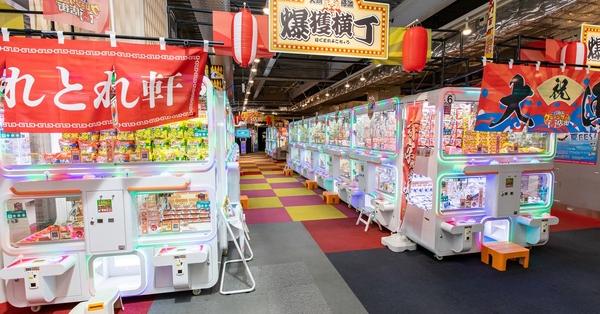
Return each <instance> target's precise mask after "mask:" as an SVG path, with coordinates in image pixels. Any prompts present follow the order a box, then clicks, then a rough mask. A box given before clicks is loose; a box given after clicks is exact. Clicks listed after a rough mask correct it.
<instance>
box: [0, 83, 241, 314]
mask: <svg viewBox="0 0 600 314" xmlns="http://www.w3.org/2000/svg"><path fill="white" fill-rule="evenodd" d="M203 84H205V85H207V93H206V95H205V96H204V97H202V101H200V108H199V116H198V118H194V119H190V120H186V121H182V122H177V123H173V124H168V125H164V126H160V127H154V128H150V129H145V130H139V131H135V132H118V131H102V132H94V133H78V134H66V133H63V134H59V133H52V134H49V133H46V134H43V133H30V134H28V133H19V134H9V135H7V134H4V136H3V138H2V139H0V161H1V165H0V174H1V175H2V180H0V190H1V193H0V195H2V199H1V200H0V204H1V207H0V208H1V211H2V213H1V215H0V224H1V226H0V242H1V243H0V244H1V248H2V261H3V265H4V267H3V268H2V269H1V270H0V279H1V283H2V285H1V286H0V288H1V289H4V291H5V293H6V298H7V300H8V302H10V303H11V304H12V305H14V306H16V307H28V306H30V307H33V308H34V309H36V310H37V309H39V306H42V305H45V304H53V303H67V302H79V301H85V300H88V299H89V298H90V296H91V295H94V294H95V292H97V291H101V290H104V289H111V288H112V289H114V288H118V289H119V290H120V291H121V295H123V296H130V295H145V294H156V293H165V292H172V291H183V290H193V291H194V292H195V293H198V292H199V291H200V289H205V288H210V287H212V286H214V285H215V283H216V282H217V281H218V277H219V271H218V267H219V266H218V265H219V263H218V260H219V258H220V256H221V250H222V248H223V247H224V246H226V243H225V244H223V242H224V241H220V239H222V237H221V238H220V237H219V235H222V234H223V233H222V231H221V232H219V230H218V229H219V223H218V220H219V217H218V215H219V211H220V210H221V206H222V205H223V202H224V200H225V197H226V194H227V192H228V191H227V190H226V189H227V188H226V186H227V183H226V180H227V179H226V178H225V177H226V171H225V169H226V168H225V162H226V156H227V155H226V154H227V153H228V152H227V150H232V149H233V145H232V138H231V134H230V133H231V130H229V128H231V126H227V128H228V129H227V130H226V129H225V128H226V126H225V125H226V123H223V122H225V121H226V118H227V116H226V109H225V99H226V97H224V95H222V93H219V92H217V91H215V90H214V89H213V88H212V84H211V83H210V80H208V79H206V78H205V80H204V83H203ZM229 120H231V121H230V123H232V121H233V120H232V119H231V117H230V118H229ZM219 121H222V122H219ZM221 143H222V144H221ZM227 143H229V145H226V144H227ZM226 146H228V147H226ZM230 154H231V155H232V156H235V152H230ZM233 158H234V157H233ZM238 177H239V173H238ZM238 183H239V181H238ZM238 194H239V192H238ZM219 241H220V242H221V244H220V245H221V247H219Z"/></svg>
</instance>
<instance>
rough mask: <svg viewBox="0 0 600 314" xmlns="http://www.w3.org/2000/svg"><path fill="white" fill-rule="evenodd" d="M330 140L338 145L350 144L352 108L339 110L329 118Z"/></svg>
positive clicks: (332, 143)
mask: <svg viewBox="0 0 600 314" xmlns="http://www.w3.org/2000/svg"><path fill="white" fill-rule="evenodd" d="M327 130H328V132H329V142H330V144H331V145H336V146H350V130H351V127H350V110H344V111H339V112H337V113H335V114H333V115H330V116H329V118H328V119H327Z"/></svg>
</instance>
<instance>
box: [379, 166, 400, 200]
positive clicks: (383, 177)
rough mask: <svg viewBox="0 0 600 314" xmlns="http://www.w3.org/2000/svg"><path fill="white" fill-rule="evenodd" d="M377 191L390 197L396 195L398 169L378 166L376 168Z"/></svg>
mask: <svg viewBox="0 0 600 314" xmlns="http://www.w3.org/2000/svg"><path fill="white" fill-rule="evenodd" d="M375 184H376V185H377V186H376V190H377V191H379V192H381V193H384V194H388V195H390V196H392V195H395V193H396V184H397V182H396V168H394V167H388V166H377V167H376V168H375Z"/></svg>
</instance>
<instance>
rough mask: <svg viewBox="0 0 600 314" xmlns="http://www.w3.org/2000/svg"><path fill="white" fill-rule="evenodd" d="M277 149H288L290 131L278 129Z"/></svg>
mask: <svg viewBox="0 0 600 314" xmlns="http://www.w3.org/2000/svg"><path fill="white" fill-rule="evenodd" d="M277 130H278V132H277V134H276V135H277V147H279V148H287V146H288V131H287V129H286V128H278V129H277Z"/></svg>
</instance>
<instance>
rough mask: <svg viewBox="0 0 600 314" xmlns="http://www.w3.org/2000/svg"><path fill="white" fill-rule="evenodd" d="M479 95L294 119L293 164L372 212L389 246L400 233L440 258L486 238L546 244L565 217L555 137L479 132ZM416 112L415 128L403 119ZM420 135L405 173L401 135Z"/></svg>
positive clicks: (414, 99)
mask: <svg viewBox="0 0 600 314" xmlns="http://www.w3.org/2000/svg"><path fill="white" fill-rule="evenodd" d="M479 94H480V90H479V89H477V88H444V89H440V90H435V91H430V92H426V93H422V94H419V95H414V96H408V97H404V98H401V99H400V98H392V99H388V100H383V101H379V102H377V103H375V104H372V105H364V106H359V107H355V108H353V109H347V110H343V111H339V112H333V113H329V114H325V115H321V116H317V117H313V118H310V119H304V120H299V121H294V122H291V123H290V153H289V155H288V159H287V163H288V166H289V167H291V168H292V169H294V171H296V172H298V173H299V174H301V175H302V176H304V177H305V178H307V179H311V180H316V181H317V183H318V185H319V186H320V187H321V188H323V189H325V190H328V191H333V192H337V193H338V194H339V196H340V198H341V199H342V200H343V201H344V202H346V203H347V204H349V205H350V206H351V207H354V208H357V209H363V208H367V209H368V210H369V211H373V212H374V215H375V221H376V222H377V223H379V224H380V225H381V226H383V227H385V228H387V229H388V230H390V231H393V234H392V236H390V237H384V238H382V244H384V245H386V246H388V247H389V248H390V249H392V250H400V247H399V246H400V245H399V244H398V247H396V241H397V240H398V239H397V237H405V238H407V239H409V240H410V242H411V243H417V244H419V245H421V246H423V247H425V248H427V249H429V250H430V251H432V252H433V253H434V254H435V255H436V256H437V257H439V258H442V257H443V256H447V255H455V254H464V253H473V252H478V251H479V249H480V244H481V243H483V242H488V241H512V242H515V243H518V244H521V245H524V246H535V245H542V244H545V243H546V242H547V241H548V235H549V226H550V225H553V224H556V223H558V219H557V218H556V217H554V216H552V215H550V209H551V206H552V202H553V193H554V190H553V181H554V174H553V172H552V169H553V158H554V155H555V146H556V139H555V136H554V135H553V134H545V133H492V132H477V131H474V125H475V116H476V111H477V102H478V99H479ZM450 95H451V97H450V98H449V97H448V96H450ZM445 99H453V102H452V103H445V102H444V100H445ZM408 108H411V109H410V110H409V109H408ZM415 110H416V111H417V112H420V113H421V114H420V118H419V119H418V120H417V121H414V122H419V123H420V128H419V129H417V131H418V132H417V131H415V129H414V128H413V127H414V125H415V123H406V121H407V115H408V114H409V112H408V111H411V113H410V114H411V115H412V114H413V112H415ZM415 136H416V137H417V139H418V140H417V142H416V146H414V147H411V149H410V150H408V149H407V150H406V151H407V152H408V151H410V152H412V154H414V161H415V162H414V168H413V171H412V172H410V173H408V172H409V171H404V170H403V169H404V166H405V165H404V162H403V160H404V157H405V156H404V153H403V150H404V149H403V147H404V145H403V141H404V140H405V138H409V137H410V138H414V137H415ZM404 142H406V143H407V144H408V143H409V141H404ZM403 172H404V173H403ZM403 203H404V204H405V205H404V206H403V205H402V204H403ZM413 247H414V244H413Z"/></svg>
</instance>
